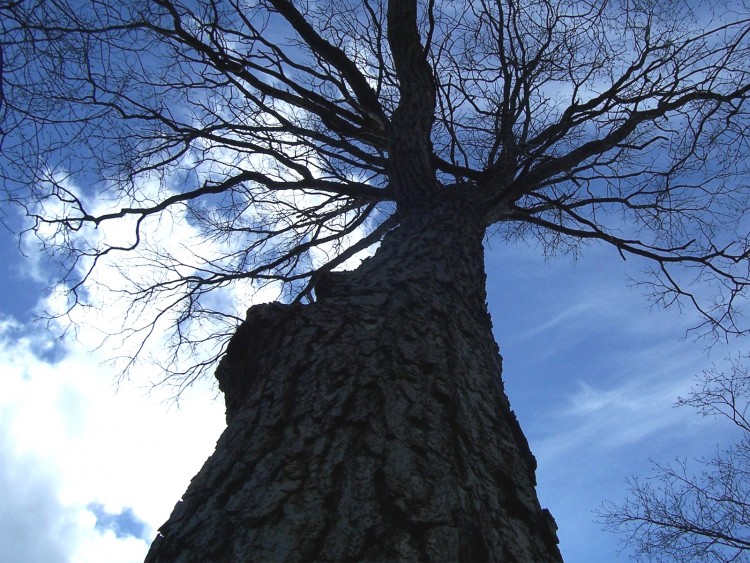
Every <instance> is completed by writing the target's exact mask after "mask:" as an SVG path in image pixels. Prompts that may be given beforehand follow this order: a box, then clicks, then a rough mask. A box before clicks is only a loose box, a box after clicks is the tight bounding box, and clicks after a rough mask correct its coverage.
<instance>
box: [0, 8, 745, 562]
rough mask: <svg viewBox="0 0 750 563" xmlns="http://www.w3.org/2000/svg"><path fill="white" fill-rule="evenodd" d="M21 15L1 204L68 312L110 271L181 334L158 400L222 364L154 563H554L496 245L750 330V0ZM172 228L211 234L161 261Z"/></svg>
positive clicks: (157, 320)
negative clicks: (47, 262)
mask: <svg viewBox="0 0 750 563" xmlns="http://www.w3.org/2000/svg"><path fill="white" fill-rule="evenodd" d="M2 6H3V7H2V12H3V18H2V22H3V23H2V25H3V42H2V49H3V50H2V57H3V58H2V62H3V64H2V94H1V95H0V100H2V104H3V105H2V117H3V130H2V143H3V144H2V148H3V151H2V159H3V161H2V162H3V165H2V170H3V171H4V172H3V179H4V188H5V191H6V193H7V194H8V197H9V199H10V200H12V201H13V202H15V203H18V204H20V205H21V206H23V208H24V209H25V211H26V213H27V215H28V217H30V218H31V219H32V223H33V224H32V227H31V230H32V231H34V232H36V233H37V234H39V235H40V237H41V240H42V243H43V244H45V245H46V248H47V249H48V250H50V252H51V253H52V255H53V256H55V257H59V258H60V259H61V261H62V262H63V264H65V265H66V266H67V272H68V275H67V276H66V277H65V279H64V282H65V284H66V285H65V287H66V289H67V290H68V291H69V295H70V299H71V308H72V309H71V310H75V308H76V307H81V306H85V305H86V298H87V292H86V288H87V287H89V285H90V284H91V283H95V282H96V281H97V279H96V277H95V276H96V272H97V266H98V265H100V264H102V263H103V262H105V261H107V260H117V261H118V263H119V261H121V262H122V265H123V275H124V276H126V278H127V279H129V281H130V284H129V285H127V286H124V287H122V288H120V291H122V293H123V295H124V296H125V297H126V298H129V299H131V300H132V308H131V310H130V315H129V316H128V318H126V319H125V321H124V324H123V330H124V331H125V334H126V336H132V337H134V338H138V339H141V340H143V339H148V338H149V337H151V336H152V335H154V334H158V333H160V332H161V331H162V330H163V328H164V327H165V326H167V327H171V329H172V331H173V335H174V340H173V348H172V349H171V356H170V358H171V359H169V360H168V361H167V364H166V365H165V370H166V371H165V374H166V375H165V381H167V382H168V383H171V384H174V385H176V386H177V387H178V389H182V388H184V387H185V386H187V385H190V384H191V382H192V381H194V380H195V378H196V377H199V376H200V375H201V374H202V373H205V372H206V371H207V370H210V369H212V367H213V366H214V365H215V360H216V359H217V358H218V357H221V362H220V364H219V365H218V368H217V370H216V376H217V379H218V382H219V386H220V388H221V390H222V391H223V392H224V395H225V400H226V404H227V423H228V427H227V430H226V431H225V433H224V434H223V435H222V437H221V439H220V440H219V443H218V444H217V449H216V453H215V454H214V455H213V456H212V457H211V458H210V459H209V460H208V461H207V463H206V465H205V466H204V468H203V469H202V470H201V472H200V473H199V474H198V475H197V476H196V477H195V479H194V480H193V482H192V484H191V486H190V488H189V490H188V491H187V493H186V494H185V496H184V498H183V500H182V501H181V502H180V503H178V505H177V506H176V508H175V511H174V512H173V514H172V517H171V518H170V520H169V522H167V523H166V524H165V525H164V526H163V527H162V528H161V530H160V535H159V536H158V538H157V539H156V541H155V542H154V544H153V546H152V549H151V552H150V554H149V557H148V560H150V561H160V560H161V561H172V560H175V559H193V558H195V559H200V560H242V559H247V558H253V559H256V558H257V559H278V560H282V559H288V558H292V557H293V558H302V559H344V558H347V559H382V558H387V559H410V560H411V559H414V560H416V559H428V558H432V559H451V560H456V559H466V560H487V559H492V560H508V561H516V560H517V561H556V560H559V559H560V554H559V551H558V548H557V540H556V536H555V526H554V521H553V520H552V519H551V517H550V516H549V513H548V512H546V511H544V510H542V509H541V507H540V505H539V502H538V500H537V497H536V493H535V491H534V484H535V461H534V458H533V456H532V454H531V452H530V451H529V448H528V444H527V442H526V440H525V438H524V436H523V433H522V432H521V429H520V427H519V426H518V423H517V421H516V418H515V416H514V414H513V412H512V410H511V409H510V405H509V403H508V400H507V398H506V396H505V394H504V391H503V386H502V382H501V379H500V372H501V366H500V357H499V354H498V350H497V346H496V344H495V342H494V340H493V337H492V333H491V321H490V319H489V316H488V313H487V308H486V303H485V300H486V294H485V287H484V286H485V274H484V264H483V247H482V241H483V238H484V236H485V234H486V233H487V232H488V230H492V232H493V233H495V234H497V235H498V236H503V237H506V238H508V239H513V238H516V237H523V238H526V237H537V238H538V239H539V240H540V241H541V243H542V244H543V247H544V249H545V251H546V252H550V253H552V252H565V251H574V252H576V251H578V250H579V249H580V247H581V246H582V245H584V244H585V243H587V242H601V243H605V244H608V245H611V246H612V247H614V248H615V249H616V250H617V252H618V253H619V255H620V256H622V258H623V259H624V258H626V257H628V256H636V257H639V258H643V259H646V260H649V261H650V262H651V263H652V264H653V272H652V274H653V275H651V276H650V277H646V278H645V281H644V283H647V284H649V285H650V287H651V288H652V290H653V295H654V297H655V298H656V299H657V301H659V302H660V303H663V304H672V303H678V304H681V303H688V304H690V305H692V306H694V307H695V308H696V309H697V311H698V313H699V314H700V315H701V316H702V325H701V327H702V328H703V329H705V331H706V332H709V333H713V334H715V335H724V334H740V333H743V332H744V331H745V328H743V327H742V326H741V325H740V324H739V321H738V319H739V317H738V312H739V308H740V306H741V304H742V300H743V299H744V295H745V292H746V288H747V286H748V279H749V278H748V271H747V268H748V257H749V255H750V249H749V247H748V242H749V238H748V235H747V234H746V230H747V229H746V227H747V225H746V223H745V222H744V218H745V216H746V213H747V212H748V210H749V209H750V205H748V190H747V189H746V186H745V185H744V182H745V181H746V179H747V177H748V170H747V163H748V159H747V156H748V136H747V135H746V126H747V123H748V121H747V98H748V95H750V68H748V60H750V59H749V58H748V46H749V45H748V33H749V32H750V15H748V14H747V10H746V7H743V11H741V12H740V11H737V9H736V8H732V10H734V11H732V10H730V9H729V8H727V9H726V10H725V11H724V12H722V13H720V14H706V13H703V12H701V11H699V10H698V9H696V10H691V9H690V6H689V5H685V4H684V3H683V2H678V1H675V2H658V3H657V2H652V1H645V2H639V3H631V2H629V1H624V2H580V1H578V0H575V1H574V0H569V1H564V0H563V1H558V2H553V1H551V0H527V1H524V2H517V1H507V0H506V1H489V0H480V1H473V2H469V1H461V0H454V1H449V0H443V1H437V0H425V1H422V0H420V1H419V2H418V1H417V0H390V1H387V0H361V1H356V2H355V1H341V0H339V1H336V2H333V1H330V0H317V1H291V0H244V1H241V0H152V1H146V0H137V1H135V2H129V3H122V2H115V1H113V0H99V1H97V2H89V1H86V0H18V1H13V2H4V3H3V4H2ZM80 185H87V186H88V187H86V188H83V189H82V188H80V187H79V186H80ZM96 195H99V196H100V197H104V198H106V201H105V202H104V203H102V202H101V201H100V200H97V199H96ZM168 221H177V222H181V223H183V224H187V225H189V226H190V228H191V229H193V231H194V232H195V233H196V235H197V237H198V239H197V240H196V241H190V243H189V244H188V243H185V244H184V245H182V246H180V247H179V251H175V250H174V247H173V246H170V245H169V244H167V243H166V242H165V241H163V240H161V239H160V241H159V243H158V244H157V243H155V242H154V240H155V239H154V238H153V237H154V233H155V232H158V229H157V228H156V226H157V225H162V224H163V223H166V222H168ZM112 225H120V227H118V232H117V234H118V236H119V238H117V239H115V238H112V236H110V235H111V230H110V231H107V229H111V226H112ZM125 228H126V229H129V231H128V232H129V238H127V239H123V237H122V233H121V230H122V229H125ZM97 229H98V230H97ZM101 231H104V234H101ZM201 241H202V242H201ZM206 241H208V242H210V243H211V244H208V245H207V244H203V243H205V242H206ZM167 242H173V241H167ZM375 248H376V250H375V252H374V255H373V256H372V257H370V258H367V259H366V260H363V261H362V263H361V265H359V267H357V268H356V269H353V270H352V269H349V270H346V268H345V266H350V265H351V262H347V261H350V260H352V259H353V258H356V257H360V258H361V257H362V252H363V251H365V250H369V251H371V252H372V251H373V249H375ZM128 256H131V257H132V256H135V258H134V259H133V258H131V259H130V260H128ZM144 265H145V266H151V265H156V266H157V268H156V272H157V274H156V275H155V277H154V278H151V279H143V278H141V277H140V271H141V270H139V267H140V266H144ZM694 282H702V283H701V284H696V283H694ZM242 284H245V285H244V287H250V288H255V289H257V288H258V287H259V286H262V285H264V284H266V285H268V284H270V285H271V286H272V287H274V288H277V289H278V290H279V291H280V292H281V294H282V297H283V298H284V299H283V301H284V303H283V304H282V303H270V304H265V305H258V306H255V307H252V308H251V309H250V310H249V311H248V312H247V318H246V319H245V320H244V321H242V322H241V324H240V326H239V328H237V329H236V332H235V328H236V325H237V324H238V323H239V322H240V321H241V319H240V318H239V315H238V314H236V313H234V312H233V309H232V306H231V305H230V306H228V305H227V304H226V302H225V301H224V300H223V299H221V298H219V297H217V295H221V292H222V291H225V292H226V291H228V290H230V289H232V288H236V287H237V286H238V285H240V286H242ZM230 295H231V293H230ZM232 332H234V335H233V336H232V337H231V340H229V339H228V336H229V334H230V333H232ZM227 340H229V341H228V343H227ZM201 350H207V351H208V352H207V353H206V354H205V355H201V352H200V351H201ZM185 356H188V357H191V358H194V360H193V361H192V363H191V364H190V365H189V366H188V367H187V368H185V367H184V364H183V363H182V360H184V358H185Z"/></svg>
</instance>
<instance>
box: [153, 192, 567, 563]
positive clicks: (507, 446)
mask: <svg viewBox="0 0 750 563" xmlns="http://www.w3.org/2000/svg"><path fill="white" fill-rule="evenodd" d="M480 225H481V221H480V220H479V219H478V217H477V216H475V215H474V214H473V213H471V212H460V211H459V208H458V206H455V207H454V206H452V205H451V204H450V202H445V203H444V204H442V205H438V206H436V207H433V208H432V209H430V210H422V211H421V212H414V213H412V214H410V215H409V216H407V217H405V218H404V219H403V220H402V222H401V226H400V227H399V228H398V229H396V230H394V231H392V232H391V233H390V234H389V235H387V236H386V238H385V240H384V241H383V244H382V245H381V248H380V249H379V251H378V253H377V254H376V256H374V257H373V258H371V259H369V260H367V261H365V263H364V264H363V265H362V266H361V267H360V268H359V269H358V270H356V271H354V272H347V273H338V274H332V275H331V276H330V277H329V278H328V279H327V280H325V283H323V285H321V286H320V288H319V294H320V295H319V300H318V301H317V302H316V303H315V304H312V305H281V304H268V305H259V306H255V307H253V308H251V309H250V310H249V311H248V318H247V321H246V322H245V323H244V324H243V325H242V326H241V327H240V328H239V330H238V331H237V334H236V335H235V337H234V338H233V339H232V342H231V344H230V347H229V350H228V353H227V355H226V357H225V358H224V360H223V361H222V363H221V366H220V367H219V369H218V370H217V377H218V379H219V383H220V386H221V389H222V390H223V391H224V393H225V396H226V403H227V423H228V427H227V429H226V430H225V432H224V434H223V435H222V436H221V438H220V440H219V442H218V444H217V446H216V452H215V453H214V454H213V456H212V457H211V458H209V460H208V461H207V462H206V464H205V465H204V467H203V469H202V470H201V471H200V473H199V474H198V475H197V476H196V477H195V478H194V479H193V481H192V483H191V485H190V487H189V489H188V491H187V493H186V494H185V496H184V498H183V500H182V501H180V502H179V503H178V504H177V506H176V507H175V509H174V512H173V513H172V516H171V518H170V519H169V521H168V522H167V523H166V524H165V525H164V526H162V527H161V530H160V534H159V536H158V537H157V539H156V540H155V541H154V544H153V545H152V547H151V551H150V552H149V555H148V557H147V559H146V560H147V561H150V562H156V561H169V562H173V561H285V560H345V559H348V560H384V559H388V560H409V561H418V560H433V561H434V560H437V561H459V560H462V561H485V560H492V561H534V562H543V561H559V560H561V557H560V554H559V551H558V549H557V539H556V535H555V526H554V521H553V520H552V519H551V517H550V516H549V513H548V512H547V511H546V510H542V509H541V507H540V505H539V503H538V501H537V497H536V493H535V490H534V485H535V475H534V472H535V461H534V458H533V456H532V455H531V452H530V451H529V447H528V444H527V442H526V440H525V438H524V437H523V434H522V433H521V430H520V427H519V425H518V423H517V421H516V418H515V416H514V414H513V412H512V411H511V409H510V405H509V403H508V400H507V398H506V396H505V394H504V392H503V387H502V383H501V380H500V370H501V365H500V361H501V360H500V356H499V354H498V350H497V346H496V344H495V342H494V340H493V337H492V333H491V322H490V318H489V315H488V312H487V308H486V303H485V275H484V264H483V249H482V235H483V232H482V229H481V226H480Z"/></svg>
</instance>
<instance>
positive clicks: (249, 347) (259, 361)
mask: <svg viewBox="0 0 750 563" xmlns="http://www.w3.org/2000/svg"><path fill="white" fill-rule="evenodd" d="M300 307H302V305H298V304H292V305H287V304H284V303H275V302H274V303H263V304H261V305H254V306H253V307H250V308H249V309H248V310H247V316H246V318H245V321H244V322H243V323H242V324H241V325H240V326H239V327H238V328H237V331H236V332H235V333H234V335H233V336H232V338H231V340H230V341H229V344H228V345H227V351H226V354H225V355H224V357H223V358H222V359H221V362H220V363H219V366H218V367H217V368H216V379H217V380H218V382H219V389H220V390H221V391H222V392H223V393H224V401H225V404H226V408H227V422H229V420H230V418H232V417H233V416H234V414H235V413H236V412H237V411H238V410H240V409H241V407H242V404H243V403H244V400H245V397H246V396H247V393H248V391H249V389H250V388H251V387H252V385H253V384H254V383H255V382H256V381H257V380H258V378H259V376H260V375H261V374H262V373H263V372H264V371H266V369H267V368H268V367H269V366H270V365H273V364H274V363H276V361H277V360H278V359H277V358H276V352H278V351H279V350H283V348H282V347H281V346H280V342H281V340H282V339H283V337H284V334H285V332H286V331H285V326H286V325H287V323H288V322H289V319H290V318H291V317H292V316H293V315H295V314H296V313H297V311H298V310H299V309H300Z"/></svg>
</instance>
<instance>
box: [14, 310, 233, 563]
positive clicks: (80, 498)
mask: <svg viewBox="0 0 750 563" xmlns="http://www.w3.org/2000/svg"><path fill="white" fill-rule="evenodd" d="M25 331H28V327H23V326H20V325H18V323H14V322H10V321H8V320H7V319H6V320H4V321H2V322H0V374H2V375H0V387H1V388H2V391H3V392H2V393H1V394H0V423H2V424H0V430H2V433H0V488H1V490H0V497H2V498H3V502H2V503H0V560H1V561H44V562H54V561H72V562H81V563H88V562H97V561H122V562H130V561H141V560H142V559H143V557H144V555H145V552H146V549H147V548H148V544H149V542H150V538H151V537H153V534H154V533H155V531H156V529H157V527H158V526H159V525H160V524H162V523H163V522H164V521H165V520H166V519H167V518H168V516H169V513H170V512H171V510H172V508H173V506H174V504H175V502H176V501H177V500H178V499H179V498H180V496H181V494H182V493H183V492H184V490H185V489H186V488H187V485H188V483H189V480H190V478H191V477H192V476H193V475H194V474H195V473H196V472H197V471H198V469H200V466H201V465H202V463H203V462H204V461H205V459H206V458H207V457H208V455H210V453H211V452H212V451H213V446H214V444H215V441H216V439H217V438H218V436H219V434H220V432H221V430H222V429H223V406H222V405H221V403H220V402H212V401H211V400H210V399H211V398H212V397H213V395H214V392H213V390H212V389H211V388H210V387H209V386H208V385H204V386H203V387H202V388H198V389H191V390H190V391H187V392H186V395H185V396H184V397H183V400H182V402H181V408H180V409H179V410H178V409H176V408H174V406H172V407H171V408H170V406H169V405H168V404H167V403H164V402H162V401H160V397H159V395H158V393H153V394H152V395H151V396H146V395H145V393H144V392H143V390H141V389H138V388H136V387H135V386H132V385H122V386H121V387H120V388H119V392H117V393H115V386H114V379H113V377H112V374H111V373H108V372H107V370H106V369H105V368H103V367H102V366H101V364H100V362H101V360H103V359H106V355H105V352H94V353H90V352H89V351H88V350H86V349H85V348H83V347H81V346H80V345H79V346H73V345H69V347H68V350H67V355H66V356H65V357H64V358H63V359H62V360H61V361H59V362H57V363H54V364H53V363H50V362H48V361H45V360H43V359H40V357H39V356H38V354H37V353H35V351H34V350H35V349H39V347H40V346H41V347H42V348H43V347H44V345H45V343H44V342H41V343H40V342H39V341H40V340H41V341H44V340H45V339H47V338H49V337H48V336H47V335H45V334H44V333H40V332H26V333H25V334H24V332H25ZM92 503H97V504H100V505H102V506H103V507H104V508H105V509H106V511H107V512H110V513H120V512H121V511H122V510H123V509H127V508H129V509H132V511H133V513H134V515H135V516H136V517H137V518H138V519H140V520H142V521H143V522H144V523H145V524H146V526H147V528H148V535H147V538H146V539H145V540H144V538H138V537H133V536H123V537H117V536H116V535H115V534H114V532H113V531H112V530H98V529H96V527H95V525H96V517H95V516H94V514H93V512H92V511H91V509H90V506H91V504H92Z"/></svg>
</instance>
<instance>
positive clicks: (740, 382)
mask: <svg viewBox="0 0 750 563" xmlns="http://www.w3.org/2000/svg"><path fill="white" fill-rule="evenodd" d="M743 359H744V360H745V361H746V360H747V357H744V358H742V357H739V358H737V359H736V360H731V361H730V364H729V373H726V372H723V371H718V370H717V369H716V368H713V369H711V370H708V371H705V372H704V373H703V376H702V378H700V379H699V382H698V386H696V387H694V388H693V389H692V390H691V392H690V395H689V396H688V397H687V398H686V399H682V398H681V399H679V400H678V402H677V404H678V405H679V406H685V405H688V406H691V407H694V408H696V409H698V412H700V413H701V414H702V415H703V416H713V417H725V418H728V419H730V420H731V421H732V422H733V423H734V424H735V425H736V426H737V427H738V428H740V429H741V430H742V433H743V434H742V439H741V440H740V441H739V442H738V443H737V444H736V445H734V446H732V447H729V448H726V449H724V450H720V451H718V452H717V453H716V455H715V456H714V457H712V458H710V459H702V460H700V461H699V463H700V465H702V466H703V469H702V470H701V473H700V474H699V475H694V474H691V473H690V472H689V471H688V465H687V462H686V461H684V460H683V461H677V462H675V463H674V464H672V465H662V464H656V465H655V471H654V475H653V476H652V477H650V478H649V480H648V481H646V482H641V481H639V480H637V479H634V480H633V481H631V483H630V495H631V496H630V498H629V499H627V500H626V501H625V502H624V503H623V504H622V505H617V504H614V503H609V504H607V505H605V507H604V509H603V510H602V513H601V519H602V522H603V523H604V524H605V525H606V526H607V528H608V529H611V530H613V531H617V532H620V533H624V534H626V537H625V542H626V543H627V544H629V545H631V546H633V547H634V548H635V550H636V551H635V553H636V554H637V555H638V556H644V557H646V558H648V560H649V561H722V562H730V561H733V562H742V561H750V420H748V418H747V415H748V409H750V403H748V396H749V393H748V391H750V369H748V366H747V365H746V363H744V362H743Z"/></svg>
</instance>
